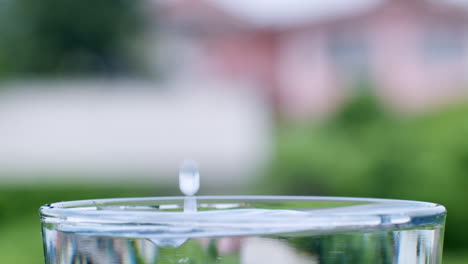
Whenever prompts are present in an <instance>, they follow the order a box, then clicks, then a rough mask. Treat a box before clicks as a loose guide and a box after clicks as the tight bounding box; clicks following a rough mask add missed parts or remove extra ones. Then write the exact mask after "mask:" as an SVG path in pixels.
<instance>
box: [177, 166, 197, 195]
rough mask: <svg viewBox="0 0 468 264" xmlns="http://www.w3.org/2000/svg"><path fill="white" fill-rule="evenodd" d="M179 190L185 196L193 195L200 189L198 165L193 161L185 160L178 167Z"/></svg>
mask: <svg viewBox="0 0 468 264" xmlns="http://www.w3.org/2000/svg"><path fill="white" fill-rule="evenodd" d="M179 188H180V191H181V192H182V193H183V194H185V195H195V194H196V193H197V192H198V189H199V188H200V174H199V172H198V164H197V163H196V162H195V161H193V160H185V161H183V162H182V164H181V165H180V170H179Z"/></svg>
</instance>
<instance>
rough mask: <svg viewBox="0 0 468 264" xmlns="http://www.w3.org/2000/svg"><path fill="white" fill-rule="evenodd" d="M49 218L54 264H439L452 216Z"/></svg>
mask: <svg viewBox="0 0 468 264" xmlns="http://www.w3.org/2000/svg"><path fill="white" fill-rule="evenodd" d="M195 200H196V201H195ZM194 201H195V203H196V210H195V211H185V212H184V206H186V203H187V202H190V203H191V204H193V202H194ZM40 212H41V217H42V232H43V242H44V251H45V263H46V264H72V263H73V264H85V263H86V264H91V263H93V264H96V263H97V264H111V263H112V264H120V263H121V264H143V263H144V264H149V263H157V264H166V263H167V264H168V263H191V264H211V263H213V264H214V263H222V264H237V263H242V264H254V263H255V264H258V263H269V264H276V263H278V264H279V263H284V264H286V263H287V264H303V263H308V264H313V263H320V264H338V263H351V264H358V263H359V264H366V263H369V264H376V263H389V264H390V263H398V264H412V263H415V264H416V263H418V264H420V263H427V264H439V263H441V257H442V241H443V232H444V223H445V216H446V210H445V208H444V207H443V206H441V205H437V204H432V203H426V202H415V201H403V200H386V199H366V198H340V197H298V196H230V197H226V196H203V197H202V196H200V197H196V196H190V197H156V198H126V199H102V200H85V201H72V202H61V203H55V204H49V205H45V206H43V207H41V209H40Z"/></svg>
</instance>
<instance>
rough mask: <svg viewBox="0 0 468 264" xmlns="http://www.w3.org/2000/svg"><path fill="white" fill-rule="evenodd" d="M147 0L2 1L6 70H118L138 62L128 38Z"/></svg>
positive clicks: (1, 62) (2, 66)
mask: <svg viewBox="0 0 468 264" xmlns="http://www.w3.org/2000/svg"><path fill="white" fill-rule="evenodd" d="M140 3H141V1H130V0H101V1H92V0H81V1H75V0H42V1H34V0H16V1H4V2H2V3H1V4H0V17H1V18H0V22H2V23H0V24H1V25H0V33H1V34H0V73H1V74H2V75H3V76H4V77H14V76H15V75H18V74H21V75H33V76H36V75H49V76H50V75H54V74H74V75H75V74H90V73H91V74H114V73H119V72H122V71H125V72H128V71H132V70H133V67H134V66H135V63H136V62H135V57H133V55H132V53H131V52H130V49H129V47H128V45H127V44H128V43H127V42H128V41H129V40H131V39H132V38H134V37H135V36H136V33H137V32H138V31H139V29H140V28H141V22H142V21H141V17H142V16H141V14H140V12H139V5H140Z"/></svg>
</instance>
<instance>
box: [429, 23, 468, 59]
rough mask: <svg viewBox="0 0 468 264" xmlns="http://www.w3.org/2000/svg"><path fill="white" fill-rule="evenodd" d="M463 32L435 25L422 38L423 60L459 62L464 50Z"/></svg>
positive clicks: (454, 28) (451, 27) (455, 28)
mask: <svg viewBox="0 0 468 264" xmlns="http://www.w3.org/2000/svg"><path fill="white" fill-rule="evenodd" d="M463 38H464V34H463V31H462V30H460V29H459V28H457V27H455V26H449V25H437V26H432V27H430V28H428V29H427V30H426V32H425V35H424V36H423V46H422V51H423V58H424V60H425V61H426V62H454V61H461V60H462V58H463V53H464V49H465V47H464V46H465V43H464V39H463Z"/></svg>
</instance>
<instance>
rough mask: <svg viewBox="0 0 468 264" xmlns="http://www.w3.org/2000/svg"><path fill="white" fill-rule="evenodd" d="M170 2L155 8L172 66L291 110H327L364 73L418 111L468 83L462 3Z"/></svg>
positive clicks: (400, 104)
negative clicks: (255, 92) (259, 94)
mask: <svg viewBox="0 0 468 264" xmlns="http://www.w3.org/2000/svg"><path fill="white" fill-rule="evenodd" d="M167 2H169V3H165V5H163V6H162V7H161V6H158V7H159V8H158V9H157V10H158V13H157V15H155V16H156V17H157V18H158V23H159V28H160V29H161V30H160V32H159V33H160V35H161V36H163V37H162V39H165V41H166V44H162V45H160V46H159V47H160V48H161V51H160V53H161V54H166V56H167V59H166V60H164V55H163V56H160V57H159V59H161V58H162V59H161V61H162V62H163V63H164V67H165V69H166V70H167V69H169V70H167V71H168V73H171V72H172V73H174V75H176V76H177V77H181V76H183V77H184V78H187V77H190V76H192V77H193V76H197V78H199V79H200V78H201V79H203V78H205V79H217V80H223V81H226V82H230V83H238V84H239V87H241V86H244V87H252V86H253V87H255V88H256V89H258V90H259V91H261V92H262V93H264V95H265V96H266V97H267V98H269V99H270V100H271V101H272V103H273V105H274V106H276V109H277V110H278V111H279V112H280V113H282V114H285V115H287V116H293V117H298V116H310V115H318V116H320V115H322V114H326V113H328V112H330V111H331V110H333V109H334V108H335V107H336V106H337V105H339V103H340V102H341V101H342V100H343V98H345V97H346V95H347V94H349V93H350V92H351V93H352V91H353V89H356V87H358V86H359V84H360V83H362V82H363V81H366V82H368V83H370V84H372V87H374V88H375V89H376V92H377V94H379V95H381V96H382V97H383V98H385V99H386V101H387V103H388V104H389V105H392V106H394V107H397V108H401V109H413V110H414V109H424V108H426V107H429V106H433V105H435V104H440V103H443V102H446V101H450V100H452V99H453V98H459V97H460V96H462V95H465V94H466V91H467V89H466V88H468V86H467V84H468V74H467V73H468V12H467V11H468V8H467V6H466V4H465V2H464V1H430V0H353V1H338V0H332V1H326V2H323V1H307V0H290V1H266V0H260V1H247V0H239V1H229V0H179V1H167ZM241 84H242V85H241Z"/></svg>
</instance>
